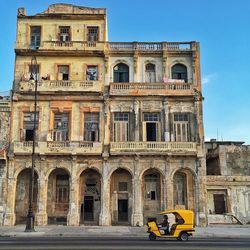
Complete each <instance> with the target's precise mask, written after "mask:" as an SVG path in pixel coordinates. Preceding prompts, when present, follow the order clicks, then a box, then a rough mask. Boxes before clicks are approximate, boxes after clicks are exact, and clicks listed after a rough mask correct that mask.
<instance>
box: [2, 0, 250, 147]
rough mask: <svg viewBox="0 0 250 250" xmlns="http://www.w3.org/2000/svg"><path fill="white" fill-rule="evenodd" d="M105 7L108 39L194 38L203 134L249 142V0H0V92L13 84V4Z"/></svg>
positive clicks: (31, 9)
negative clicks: (198, 60) (198, 62)
mask: <svg viewBox="0 0 250 250" xmlns="http://www.w3.org/2000/svg"><path fill="white" fill-rule="evenodd" d="M54 3H69V4H75V5H80V6H87V7H104V8H107V13H108V34H109V35H108V36H109V41H116V42H119V41H121V42H126V41H127V42H129V41H150V42H158V41H159V42H161V41H168V42H171V41H176V42H180V41H198V42H200V48H201V76H202V85H203V86H202V88H203V96H204V98H205V99H204V103H203V112H204V127H205V138H206V139H207V140H209V139H217V140H223V141H244V142H246V144H250V1H249V0H188V1H187V0H178V1H173V0H155V1H152V0H133V1H132V0H125V1H120V0H67V1H65V0H59V1H58V0H0V8H1V10H2V11H1V15H0V22H1V24H2V27H1V30H2V33H1V39H0V69H1V71H2V72H1V75H2V79H1V80H0V92H3V91H7V90H9V89H11V87H12V81H13V75H14V74H13V73H14V58H15V57H14V43H15V35H16V15H17V8H18V7H25V8H26V11H27V15H34V14H36V13H39V12H42V11H44V10H46V9H47V7H48V5H49V4H54Z"/></svg>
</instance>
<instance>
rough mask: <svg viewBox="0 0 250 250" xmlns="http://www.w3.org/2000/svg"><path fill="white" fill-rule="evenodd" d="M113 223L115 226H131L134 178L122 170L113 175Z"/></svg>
mask: <svg viewBox="0 0 250 250" xmlns="http://www.w3.org/2000/svg"><path fill="white" fill-rule="evenodd" d="M110 185H111V188H110V197H111V204H110V206H111V221H112V224H113V225H117V224H118V225H119V224H120V225H121V224H122V225H123V224H124V225H128V224H131V215H132V200H133V197H132V176H131V174H130V173H129V172H128V171H127V170H125V169H122V168H119V169H117V170H115V171H114V172H113V173H112V175H111V182H110Z"/></svg>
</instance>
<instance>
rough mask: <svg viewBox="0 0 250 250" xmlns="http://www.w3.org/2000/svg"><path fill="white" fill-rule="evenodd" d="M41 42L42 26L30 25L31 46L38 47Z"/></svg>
mask: <svg viewBox="0 0 250 250" xmlns="http://www.w3.org/2000/svg"><path fill="white" fill-rule="evenodd" d="M40 44H41V26H31V27H30V47H31V48H33V49H38V48H39V47H40Z"/></svg>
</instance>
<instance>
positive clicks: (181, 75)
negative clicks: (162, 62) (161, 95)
mask: <svg viewBox="0 0 250 250" xmlns="http://www.w3.org/2000/svg"><path fill="white" fill-rule="evenodd" d="M172 79H178V80H184V81H185V82H187V67H186V66H185V65H183V64H180V63H178V64H175V65H174V66H173V67H172Z"/></svg>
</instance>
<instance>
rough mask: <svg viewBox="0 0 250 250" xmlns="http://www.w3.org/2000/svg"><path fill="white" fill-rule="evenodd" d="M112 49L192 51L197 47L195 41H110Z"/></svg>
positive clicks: (109, 45) (110, 48)
mask: <svg viewBox="0 0 250 250" xmlns="http://www.w3.org/2000/svg"><path fill="white" fill-rule="evenodd" d="M108 48H109V50H110V51H127V50H134V51H135V50H136V51H162V50H167V51H191V50H194V49H195V42H133V43H130V42H110V43H108Z"/></svg>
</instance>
